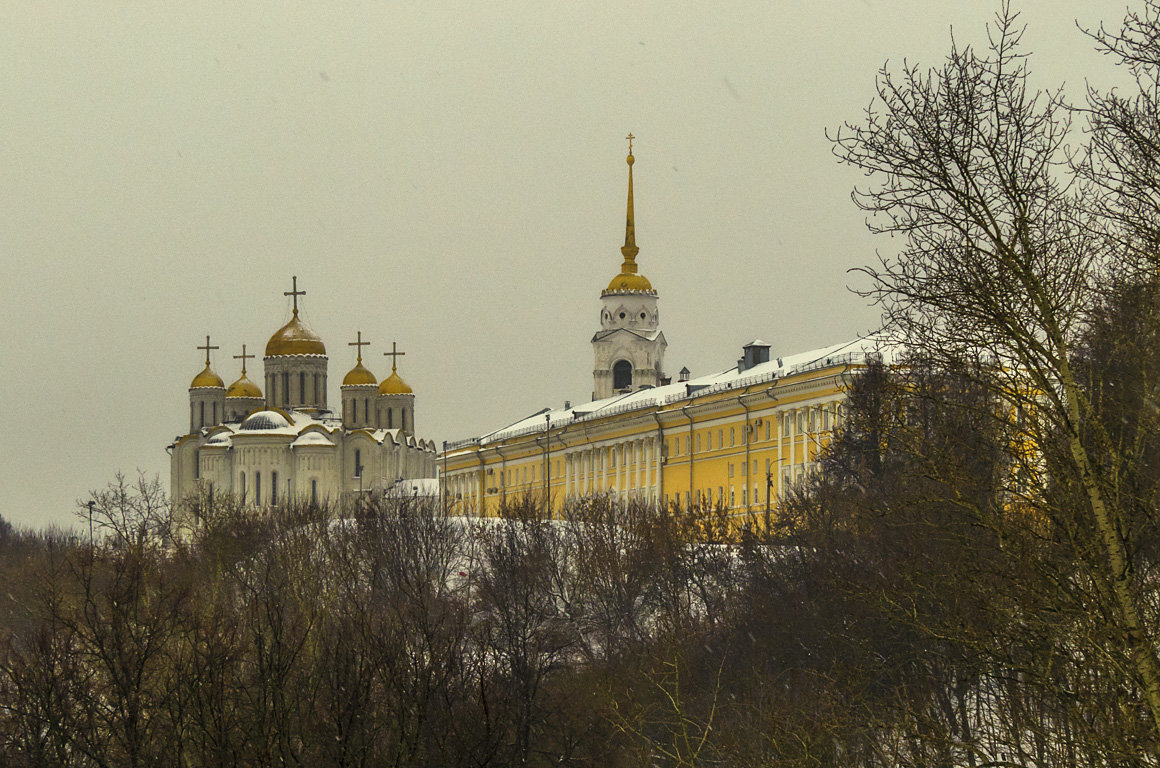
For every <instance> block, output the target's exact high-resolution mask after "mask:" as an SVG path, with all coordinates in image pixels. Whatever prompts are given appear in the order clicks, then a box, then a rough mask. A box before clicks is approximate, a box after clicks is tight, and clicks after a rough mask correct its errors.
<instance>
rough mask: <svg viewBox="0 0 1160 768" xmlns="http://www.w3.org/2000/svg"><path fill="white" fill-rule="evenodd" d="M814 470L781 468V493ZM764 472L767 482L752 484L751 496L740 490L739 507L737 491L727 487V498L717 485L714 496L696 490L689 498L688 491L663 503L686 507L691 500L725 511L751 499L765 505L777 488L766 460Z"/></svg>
mask: <svg viewBox="0 0 1160 768" xmlns="http://www.w3.org/2000/svg"><path fill="white" fill-rule="evenodd" d="M753 464H754V471H755V472H756V471H757V462H756V461H755V462H753ZM742 466H744V465H742ZM815 469H816V467H815V465H814V464H812V463H810V464H796V465H792V466H788V467H785V468H783V469H782V473H781V489H782V490H781V492H782V493H785V492H786V491H788V490H789V489H791V488H792V487H793V484H794V482H795V481H797V480H802V479H803V478H805V477H807V476H808V475H809V473H810V472H813V471H815ZM730 470H732V466H730ZM765 470H766V473H767V474H766V478H767V479H768V481H767V482H762V483H754V484H753V487H752V494H751V489H750V488H747V487H743V488H742V489H741V504H740V505H738V503H737V489H736V488H735V487H734V486H732V485H730V486H729V495H728V497H726V495H725V486H722V485H719V486H717V490H716V494H714V492H713V489H712V488H702V489H698V490H696V491H694V492H693V494H692V496H690V494H689V492H688V491H685V492H684V493H683V494H681V493H678V494H677V495H676V496H669V495H667V494H666V495H665V501H666V502H668V503H671V502H672V501H683V503H684V504H685V506H688V505H689V502H690V500H692V501H693V502H695V503H696V504H697V505H698V506H707V505H708V506H712V505H716V506H721V507H725V508H727V509H728V508H733V507H736V506H742V507H747V506H749V504H750V502H749V500H750V499H751V498H752V499H753V503H754V504H763V503H765V501H767V500H769V501H772V500H773V499H774V498H777V496H778V491H777V486H776V484H775V483H773V482H772V478H773V477H775V476H774V475H772V474H770V462H769V461H768V460H767V461H766V462H765ZM729 476H730V477H732V476H733V473H732V471H731V472H730V475H729ZM763 488H765V489H767V492H768V497H766V495H765V494H764V493H763V492H762V489H763Z"/></svg>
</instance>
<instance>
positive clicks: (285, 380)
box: [282, 373, 290, 405]
mask: <svg viewBox="0 0 1160 768" xmlns="http://www.w3.org/2000/svg"><path fill="white" fill-rule="evenodd" d="M289 404H290V374H289V373H283V374H282V405H289Z"/></svg>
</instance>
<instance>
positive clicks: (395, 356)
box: [383, 341, 407, 373]
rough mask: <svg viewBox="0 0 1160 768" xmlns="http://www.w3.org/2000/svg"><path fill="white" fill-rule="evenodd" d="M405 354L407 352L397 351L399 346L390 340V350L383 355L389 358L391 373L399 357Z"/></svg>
mask: <svg viewBox="0 0 1160 768" xmlns="http://www.w3.org/2000/svg"><path fill="white" fill-rule="evenodd" d="M405 354H407V353H406V352H400V351H399V347H398V345H397V344H395V342H393V341H392V342H391V351H390V352H384V353H383V356H384V357H389V358H391V373H394V372H395V363H397V362H398V361H399V358H400V357H402V356H403V355H405Z"/></svg>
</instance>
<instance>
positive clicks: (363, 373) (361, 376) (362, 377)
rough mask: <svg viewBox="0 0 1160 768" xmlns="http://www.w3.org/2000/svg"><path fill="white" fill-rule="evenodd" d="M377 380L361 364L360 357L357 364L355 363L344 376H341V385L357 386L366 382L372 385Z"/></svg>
mask: <svg viewBox="0 0 1160 768" xmlns="http://www.w3.org/2000/svg"><path fill="white" fill-rule="evenodd" d="M378 381H379V380H378V379H376V378H375V375H374V374H373V373H371V372H370V371H369V370H367V367H366V366H365V365H363V364H362V359H361V358H360V359H359V361H358V364H357V365H355V367H354V368H351V369H350V373H348V374H347V375H346V377H345V378H343V380H342V386H344V387H359V386H363V385H366V384H370V385H371V386H374V385H375V384H377V383H378Z"/></svg>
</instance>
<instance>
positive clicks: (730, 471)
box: [729, 464, 733, 477]
mask: <svg viewBox="0 0 1160 768" xmlns="http://www.w3.org/2000/svg"><path fill="white" fill-rule="evenodd" d="M729 477H733V465H732V464H730V465H729Z"/></svg>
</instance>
